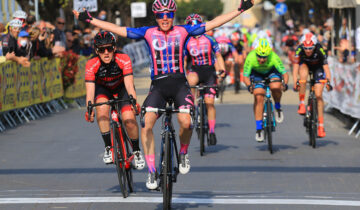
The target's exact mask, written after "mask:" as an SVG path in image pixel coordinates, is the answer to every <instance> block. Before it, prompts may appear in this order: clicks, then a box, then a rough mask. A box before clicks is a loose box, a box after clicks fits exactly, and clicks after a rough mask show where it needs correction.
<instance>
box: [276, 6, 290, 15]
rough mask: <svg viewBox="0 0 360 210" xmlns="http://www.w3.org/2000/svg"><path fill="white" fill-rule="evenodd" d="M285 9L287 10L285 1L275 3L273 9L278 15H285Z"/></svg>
mask: <svg viewBox="0 0 360 210" xmlns="http://www.w3.org/2000/svg"><path fill="white" fill-rule="evenodd" d="M287 10H288V7H287V5H286V4H285V3H277V4H276V5H275V11H276V13H277V14H278V15H285V13H286V12H287Z"/></svg>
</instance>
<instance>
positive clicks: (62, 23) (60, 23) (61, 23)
mask: <svg viewBox="0 0 360 210" xmlns="http://www.w3.org/2000/svg"><path fill="white" fill-rule="evenodd" d="M57 24H59V25H65V23H64V22H57Z"/></svg>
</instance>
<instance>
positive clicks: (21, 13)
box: [13, 10, 27, 19]
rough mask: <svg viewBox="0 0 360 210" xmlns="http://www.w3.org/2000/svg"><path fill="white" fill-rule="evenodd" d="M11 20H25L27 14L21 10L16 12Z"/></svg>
mask: <svg viewBox="0 0 360 210" xmlns="http://www.w3.org/2000/svg"><path fill="white" fill-rule="evenodd" d="M13 18H20V19H26V18H27V14H26V12H24V11H22V10H17V11H15V12H14V14H13Z"/></svg>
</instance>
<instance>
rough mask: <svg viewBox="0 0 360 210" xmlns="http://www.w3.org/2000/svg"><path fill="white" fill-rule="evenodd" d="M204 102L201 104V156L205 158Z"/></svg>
mask: <svg viewBox="0 0 360 210" xmlns="http://www.w3.org/2000/svg"><path fill="white" fill-rule="evenodd" d="M204 105H205V104H204V101H201V103H200V135H199V136H200V155H201V156H203V155H204V152H205V122H204V115H205V110H204Z"/></svg>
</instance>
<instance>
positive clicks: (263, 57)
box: [256, 55, 268, 59]
mask: <svg viewBox="0 0 360 210" xmlns="http://www.w3.org/2000/svg"><path fill="white" fill-rule="evenodd" d="M256 57H258V58H260V59H267V58H268V56H260V55H256Z"/></svg>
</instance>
